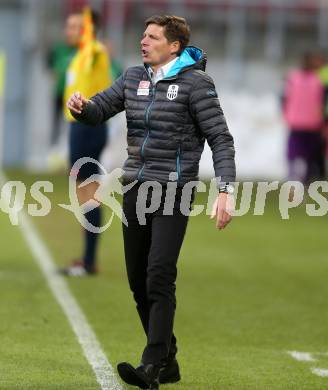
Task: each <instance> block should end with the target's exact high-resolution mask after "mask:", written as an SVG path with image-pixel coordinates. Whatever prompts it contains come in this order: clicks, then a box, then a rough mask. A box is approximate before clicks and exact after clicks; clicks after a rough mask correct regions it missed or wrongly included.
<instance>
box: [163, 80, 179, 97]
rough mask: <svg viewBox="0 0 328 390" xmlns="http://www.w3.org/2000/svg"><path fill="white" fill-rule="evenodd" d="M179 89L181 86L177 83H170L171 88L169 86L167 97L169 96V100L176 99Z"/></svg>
mask: <svg viewBox="0 0 328 390" xmlns="http://www.w3.org/2000/svg"><path fill="white" fill-rule="evenodd" d="M178 89H179V86H178V85H176V84H171V85H169V88H168V90H167V94H166V97H167V98H168V99H169V100H174V99H175V98H176V97H177V96H178Z"/></svg>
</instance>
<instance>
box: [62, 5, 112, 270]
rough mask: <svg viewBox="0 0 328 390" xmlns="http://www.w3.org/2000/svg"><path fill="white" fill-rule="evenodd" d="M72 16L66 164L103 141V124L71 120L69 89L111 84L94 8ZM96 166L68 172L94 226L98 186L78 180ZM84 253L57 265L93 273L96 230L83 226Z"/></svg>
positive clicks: (87, 91) (93, 89) (89, 91)
mask: <svg viewBox="0 0 328 390" xmlns="http://www.w3.org/2000/svg"><path fill="white" fill-rule="evenodd" d="M69 18H74V21H75V23H76V29H77V30H79V31H80V39H79V41H77V44H78V45H79V50H78V51H77V53H76V55H75V56H74V57H73V59H72V61H71V63H70V65H69V67H68V70H67V75H66V84H65V93H64V102H63V104H64V107H65V108H64V112H65V117H66V119H67V120H68V121H69V123H70V133H69V158H70V166H71V167H73V165H74V163H75V162H76V161H77V160H79V159H80V158H83V157H91V158H93V159H95V160H97V161H99V159H100V155H101V153H102V151H103V149H104V147H105V146H106V143H107V133H108V131H107V125H106V124H101V125H100V126H96V127H91V126H87V125H84V124H81V123H78V122H77V121H75V119H74V118H73V117H72V116H71V114H70V112H69V110H68V109H67V107H66V104H65V103H66V101H67V100H68V97H69V96H70V95H71V94H72V92H73V91H76V90H78V91H80V92H81V93H83V94H84V95H85V96H87V97H91V96H93V95H94V94H95V93H97V92H99V91H101V90H104V89H105V88H108V87H109V86H110V84H111V77H110V75H109V73H110V72H109V70H110V60H109V55H108V52H107V50H106V48H105V46H104V45H103V44H102V43H101V42H100V41H98V40H96V38H95V34H96V31H97V28H98V25H99V17H98V14H97V13H96V12H95V11H90V9H89V8H86V9H85V10H84V12H83V14H74V15H70V16H69ZM98 173H99V172H98V166H97V165H96V164H94V163H91V162H88V163H84V164H83V165H82V166H81V168H80V169H79V170H78V171H75V170H74V169H72V170H71V173H70V175H71V176H72V175H73V176H75V177H76V193H77V196H78V199H79V203H80V205H84V204H85V203H86V202H88V201H91V202H92V203H93V204H92V208H91V209H90V207H89V206H88V209H87V210H84V212H85V214H84V215H85V218H86V219H87V221H88V222H89V223H90V224H92V225H93V226H94V227H100V225H101V209H100V204H99V203H98V202H97V201H96V200H95V199H94V194H95V192H96V190H97V188H98V186H99V184H98V182H91V183H89V184H87V185H84V186H81V183H82V182H83V181H85V180H86V179H88V178H89V177H90V176H91V175H94V174H98ZM82 207H83V206H82ZM83 234H84V253H83V255H82V257H81V258H80V259H77V260H74V261H73V263H72V264H71V265H70V266H68V267H66V268H63V269H61V272H62V273H64V274H65V275H68V276H84V275H89V274H95V273H96V271H97V269H96V249H97V243H98V238H99V234H98V233H94V232H91V231H89V230H87V229H85V228H84V230H83Z"/></svg>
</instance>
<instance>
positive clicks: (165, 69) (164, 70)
mask: <svg viewBox="0 0 328 390" xmlns="http://www.w3.org/2000/svg"><path fill="white" fill-rule="evenodd" d="M178 58H179V57H175V58H173V60H172V61H170V62H168V63H167V64H165V65H163V66H162V67H160V68H159V69H158V70H157V72H156V73H155V72H154V71H153V70H152V68H151V67H149V74H150V76H151V77H152V78H155V80H156V82H157V81H159V80H162V79H163V78H164V77H165V76H166V75H167V74H168V73H169V70H170V69H171V68H172V66H173V65H174V64H175V62H176V60H177V59H178Z"/></svg>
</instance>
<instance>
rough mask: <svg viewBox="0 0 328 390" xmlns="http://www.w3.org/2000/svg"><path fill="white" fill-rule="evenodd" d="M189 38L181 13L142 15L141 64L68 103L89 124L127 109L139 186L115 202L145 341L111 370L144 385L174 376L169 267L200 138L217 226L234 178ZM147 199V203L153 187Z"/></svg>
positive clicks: (217, 112) (226, 218) (224, 219)
mask: <svg viewBox="0 0 328 390" xmlns="http://www.w3.org/2000/svg"><path fill="white" fill-rule="evenodd" d="M189 36H190V30H189V27H188V25H187V23H186V21H185V19H183V18H179V17H176V16H154V17H151V18H149V19H148V20H147V21H146V30H145V32H144V36H143V39H142V41H141V51H142V57H143V62H144V65H143V66H135V67H131V68H129V69H128V70H127V71H126V72H125V73H124V75H123V76H122V77H120V78H119V79H118V80H117V81H116V82H115V83H114V85H112V86H111V87H110V88H109V89H107V90H105V91H103V92H101V93H99V94H97V95H96V96H94V97H92V98H91V99H90V100H86V99H85V98H84V97H83V96H81V94H80V93H79V92H76V93H75V94H74V95H72V97H71V98H70V99H69V101H68V103H67V104H68V107H69V108H70V110H71V112H72V114H73V115H74V117H75V118H76V119H78V120H79V121H81V122H84V123H87V124H93V125H98V124H100V123H102V122H104V121H106V120H107V119H109V118H110V117H112V116H113V115H115V114H117V113H118V112H121V111H123V110H125V111H126V118H127V125H128V134H127V141H128V159H127V161H126V162H125V165H124V171H125V173H124V177H123V181H124V183H131V182H133V181H135V180H136V181H137V182H138V184H137V185H136V186H134V187H133V188H132V189H131V190H129V191H128V192H127V193H126V194H125V195H124V199H123V211H124V214H125V216H126V218H127V221H128V226H125V225H123V234H124V247H125V258H126V266H127V273H128V279H129V284H130V288H131V290H132V292H133V294H134V298H135V301H136V303H137V310H138V313H139V316H140V319H141V322H142V325H143V327H144V330H145V333H146V335H147V345H146V347H145V349H144V352H143V355H142V362H141V365H140V366H139V367H137V368H134V367H133V366H132V365H130V364H129V363H120V364H119V365H118V372H119V374H120V376H121V378H122V379H123V380H124V381H125V382H126V383H128V384H131V385H135V386H138V387H140V388H145V389H146V388H150V389H157V388H158V387H159V383H170V382H177V381H178V380H180V372H179V366H178V363H177V360H176V353H177V346H176V338H175V336H174V334H173V320H174V313H175V307H176V300H175V281H176V275H177V267H176V265H177V260H178V256H179V252H180V248H181V245H182V242H183V238H184V234H185V231H186V227H187V221H188V215H185V214H184V213H182V211H181V210H180V208H179V202H180V201H181V198H182V195H183V192H182V190H183V186H184V185H185V184H187V183H190V182H191V181H195V180H198V170H199V160H200V157H201V154H202V152H203V148H204V142H205V139H206V140H207V142H208V144H209V145H210V147H211V150H212V153H213V164H214V170H215V175H216V177H217V180H218V197H217V200H216V202H215V205H214V216H216V226H217V228H219V229H223V228H224V227H225V226H226V225H227V224H228V223H229V222H230V220H231V216H230V215H229V213H228V211H227V199H228V196H229V195H228V192H229V191H230V190H231V189H232V187H231V185H229V182H231V181H234V180H235V162H234V146H233V138H232V136H231V134H230V133H229V130H228V128H227V124H226V121H225V118H224V115H223V112H222V110H221V107H220V104H219V100H218V97H217V93H216V90H215V86H214V84H213V81H212V79H211V78H210V77H209V76H208V75H207V74H206V73H205V66H206V56H205V54H204V53H203V52H202V51H201V50H200V49H198V48H196V47H191V46H187V44H188V42H189ZM172 173H173V176H172ZM149 181H152V182H154V181H156V182H157V183H159V184H160V186H161V188H162V187H164V194H162V196H161V198H160V205H159V207H158V208H157V210H156V211H153V212H149V213H148V214H147V216H146V223H145V225H141V224H140V222H139V219H138V217H137V215H138V210H137V205H138V196H139V195H140V193H139V192H140V191H139V190H140V189H141V188H142V186H143V184H145V183H148V182H149ZM172 181H174V182H175V183H176V197H175V203H174V207H173V210H172V213H171V214H170V215H167V213H165V210H164V204H165V197H166V195H168V188H169V185H168V184H170V185H171V184H172ZM149 187H151V186H149ZM149 187H147V190H148V189H149ZM153 190H154V188H153ZM153 192H154V191H153ZM145 196H146V204H147V205H148V206H147V207H148V208H149V209H151V207H149V204H151V202H152V193H151V192H150V194H149V193H148V192H147V193H146V195H145ZM192 198H193V197H192ZM191 203H192V200H190V202H189V204H188V208H189V209H190V206H191Z"/></svg>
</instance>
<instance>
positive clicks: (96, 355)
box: [0, 172, 123, 390]
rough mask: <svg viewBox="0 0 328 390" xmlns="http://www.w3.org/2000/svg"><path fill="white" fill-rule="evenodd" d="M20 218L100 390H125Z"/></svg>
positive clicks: (41, 246) (23, 216) (31, 228)
mask: <svg viewBox="0 0 328 390" xmlns="http://www.w3.org/2000/svg"><path fill="white" fill-rule="evenodd" d="M5 182H6V178H5V176H4V175H3V173H1V172H0V184H1V185H2V186H3V185H4V183H5ZM3 195H4V196H5V197H6V198H7V200H8V199H10V194H9V193H3ZM19 217H20V223H19V226H20V229H21V231H22V234H23V236H24V238H25V241H26V242H27V244H28V246H29V247H30V249H31V252H32V253H33V255H34V259H35V261H36V262H37V264H38V265H39V267H40V269H41V271H42V272H43V275H44V277H45V279H46V281H47V283H48V285H49V287H50V290H51V291H52V293H53V295H54V297H55V299H56V300H57V302H58V303H59V305H60V306H61V308H62V309H63V311H64V313H65V314H66V317H67V319H68V321H69V323H70V325H71V327H72V329H73V331H74V333H75V335H76V337H77V339H78V342H79V343H80V345H81V347H82V350H83V352H84V355H85V357H86V358H87V360H88V362H89V364H90V366H91V367H92V369H93V371H94V373H95V375H96V379H97V382H98V383H99V385H100V386H101V389H102V390H123V387H122V386H121V384H120V383H119V382H118V380H117V378H116V376H115V373H114V370H113V367H112V366H111V364H110V363H109V361H108V360H107V357H106V355H105V353H104V352H103V350H102V349H101V346H100V344H99V341H98V340H97V337H96V335H95V333H94V332H93V330H92V328H91V327H90V325H89V323H88V320H87V319H86V317H85V315H84V313H83V312H82V310H81V308H80V306H79V304H78V303H77V301H76V300H75V298H74V296H73V295H72V293H71V292H70V290H69V288H68V285H67V283H66V281H65V280H64V278H63V277H62V276H61V275H59V274H58V273H57V270H56V266H55V263H54V261H53V259H52V257H51V254H50V252H49V251H48V249H47V247H46V245H45V244H44V243H43V242H42V240H41V238H40V237H39V234H38V233H37V231H36V230H35V228H34V226H33V223H32V221H31V220H30V219H29V217H28V216H27V215H26V214H25V212H24V211H21V213H20V215H19Z"/></svg>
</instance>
